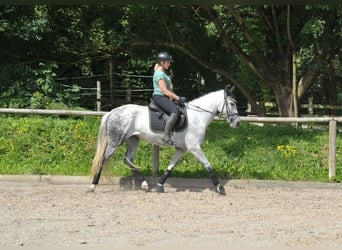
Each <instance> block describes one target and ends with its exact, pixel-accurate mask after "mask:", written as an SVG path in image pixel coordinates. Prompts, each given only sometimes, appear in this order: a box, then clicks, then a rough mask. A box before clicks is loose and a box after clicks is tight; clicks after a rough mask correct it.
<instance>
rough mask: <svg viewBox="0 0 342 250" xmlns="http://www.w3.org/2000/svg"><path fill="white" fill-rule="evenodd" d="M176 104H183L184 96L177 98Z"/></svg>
mask: <svg viewBox="0 0 342 250" xmlns="http://www.w3.org/2000/svg"><path fill="white" fill-rule="evenodd" d="M178 102H179V103H180V104H184V103H185V102H186V98H185V97H184V96H180V97H178Z"/></svg>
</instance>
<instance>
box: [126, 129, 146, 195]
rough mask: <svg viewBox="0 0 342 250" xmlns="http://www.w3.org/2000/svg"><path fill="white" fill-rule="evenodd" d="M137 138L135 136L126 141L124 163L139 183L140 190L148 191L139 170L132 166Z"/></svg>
mask: <svg viewBox="0 0 342 250" xmlns="http://www.w3.org/2000/svg"><path fill="white" fill-rule="evenodd" d="M138 144H139V138H138V137H136V136H132V137H129V138H127V139H126V145H127V151H126V155H125V159H124V161H125V163H126V164H127V165H128V167H129V168H130V170H131V171H132V173H133V174H134V176H136V177H137V178H138V180H139V182H140V183H141V188H142V189H144V190H148V189H149V186H148V183H147V181H146V179H145V177H144V176H143V175H142V174H141V172H140V171H139V169H138V168H137V167H136V166H135V165H134V163H133V162H134V158H135V154H136V152H137V149H138Z"/></svg>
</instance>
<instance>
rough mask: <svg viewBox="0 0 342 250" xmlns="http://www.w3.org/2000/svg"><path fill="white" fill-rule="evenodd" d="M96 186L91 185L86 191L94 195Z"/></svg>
mask: <svg viewBox="0 0 342 250" xmlns="http://www.w3.org/2000/svg"><path fill="white" fill-rule="evenodd" d="M95 188H96V185H94V184H91V185H90V187H89V189H88V190H87V191H86V192H87V193H94V192H95Z"/></svg>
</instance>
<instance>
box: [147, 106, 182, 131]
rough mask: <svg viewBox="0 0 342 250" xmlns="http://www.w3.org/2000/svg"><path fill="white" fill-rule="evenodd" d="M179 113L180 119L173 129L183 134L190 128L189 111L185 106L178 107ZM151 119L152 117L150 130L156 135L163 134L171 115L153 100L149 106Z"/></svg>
mask: <svg viewBox="0 0 342 250" xmlns="http://www.w3.org/2000/svg"><path fill="white" fill-rule="evenodd" d="M177 108H178V111H179V114H180V115H179V118H178V121H177V122H176V125H175V126H174V128H173V131H175V132H181V131H183V130H185V129H186V128H187V127H188V118H187V109H186V107H185V106H180V105H177ZM148 110H149V117H150V129H151V131H152V132H154V133H163V132H164V129H165V125H166V122H167V120H168V119H169V117H170V116H169V115H168V114H166V113H165V112H164V111H163V110H161V109H160V108H159V107H158V106H157V105H156V104H155V103H154V101H153V100H152V99H151V103H150V104H149V105H148Z"/></svg>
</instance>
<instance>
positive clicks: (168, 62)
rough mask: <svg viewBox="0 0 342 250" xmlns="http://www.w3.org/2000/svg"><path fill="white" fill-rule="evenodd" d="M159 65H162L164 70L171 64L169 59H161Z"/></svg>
mask: <svg viewBox="0 0 342 250" xmlns="http://www.w3.org/2000/svg"><path fill="white" fill-rule="evenodd" d="M161 66H163V68H164V69H165V70H168V69H169V67H170V66H171V61H169V60H167V61H162V62H161Z"/></svg>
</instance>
